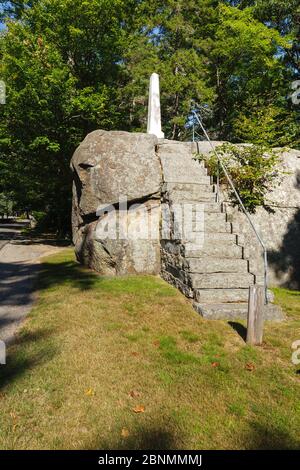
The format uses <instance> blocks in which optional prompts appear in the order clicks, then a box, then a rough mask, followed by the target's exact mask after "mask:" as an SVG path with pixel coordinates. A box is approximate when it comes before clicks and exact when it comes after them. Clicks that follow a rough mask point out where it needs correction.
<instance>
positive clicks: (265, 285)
mask: <svg viewBox="0 0 300 470" xmlns="http://www.w3.org/2000/svg"><path fill="white" fill-rule="evenodd" d="M192 113H193V114H194V116H195V118H196V120H197V121H198V123H199V125H200V127H201V129H202V131H203V133H204V135H205V137H206V139H207V141H208V142H209V144H210V146H211V148H212V150H213V152H214V154H215V155H216V157H217V160H218V165H219V167H221V168H222V170H223V173H224V175H225V176H226V179H227V181H228V183H229V185H230V187H231V189H232V191H233V193H234V195H235V197H236V198H237V200H238V202H239V205H240V206H241V208H242V211H243V212H244V214H245V216H246V218H247V220H248V222H249V223H250V225H251V227H252V229H253V231H254V233H255V235H256V238H257V239H258V241H259V243H260V245H261V246H262V249H263V257H264V288H265V303H266V304H268V302H269V300H268V252H267V248H266V245H265V244H264V242H263V240H262V238H261V236H260V235H259V233H258V231H257V229H256V227H255V225H254V223H253V221H252V219H251V217H250V215H249V213H248V212H247V209H246V208H245V206H244V204H243V201H242V200H241V198H240V195H239V193H238V192H237V190H236V188H235V186H234V184H233V181H232V179H231V178H230V175H229V173H228V170H227V168H226V166H225V164H224V163H223V162H222V159H221V157H220V155H219V154H218V152H217V151H216V149H215V147H214V146H213V144H212V142H211V140H210V138H209V135H208V134H207V132H206V129H205V127H204V126H203V124H202V121H201V119H199V116H198V114H197V113H196V111H194V110H192ZM194 136H195V131H193V142H194ZM217 179H218V181H217V202H219V191H220V189H219V187H220V183H219V171H218V178H217Z"/></svg>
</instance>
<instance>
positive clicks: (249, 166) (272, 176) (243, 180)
mask: <svg viewBox="0 0 300 470" xmlns="http://www.w3.org/2000/svg"><path fill="white" fill-rule="evenodd" d="M217 153H218V156H219V158H220V161H222V163H223V165H224V166H225V168H226V169H227V172H228V173H229V175H230V177H231V179H232V180H233V182H234V186H235V188H236V190H237V192H238V193H239V195H240V197H241V199H242V201H243V203H244V205H245V207H246V209H248V211H249V212H252V213H253V212H255V211H256V208H257V207H259V206H263V207H264V208H265V209H266V210H268V211H270V210H271V208H270V201H268V200H267V194H268V192H269V191H270V190H272V188H273V187H274V185H275V184H278V183H279V182H280V174H281V173H280V169H279V165H278V163H279V158H280V157H279V155H278V154H277V153H276V152H274V151H273V150H271V149H270V148H268V147H264V146H261V145H232V144H228V143H226V144H223V145H221V146H220V147H218V149H217ZM197 158H199V159H200V160H204V161H205V163H206V165H207V167H208V170H209V173H210V174H211V175H213V176H215V177H216V176H217V175H218V172H219V175H220V182H221V183H222V184H224V185H227V184H228V181H227V178H226V176H225V174H224V172H223V170H222V168H221V167H220V166H219V164H218V158H217V155H216V154H215V153H214V152H211V153H210V154H209V155H208V156H207V155H199V156H198V157H197ZM228 189H229V196H230V199H231V201H232V203H233V204H234V205H238V201H237V199H236V196H235V194H234V192H233V191H232V189H231V188H230V187H228Z"/></svg>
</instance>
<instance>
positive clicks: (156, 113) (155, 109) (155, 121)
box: [147, 73, 165, 139]
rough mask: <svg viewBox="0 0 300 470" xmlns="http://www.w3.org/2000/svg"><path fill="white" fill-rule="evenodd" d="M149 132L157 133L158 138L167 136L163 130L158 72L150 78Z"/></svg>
mask: <svg viewBox="0 0 300 470" xmlns="http://www.w3.org/2000/svg"><path fill="white" fill-rule="evenodd" d="M147 133H148V134H154V135H156V137H158V139H164V138H165V134H164V133H163V132H162V130H161V112H160V93H159V75H158V74H157V73H153V74H152V75H151V78H150V88H149V105H148V127H147Z"/></svg>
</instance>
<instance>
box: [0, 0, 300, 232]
mask: <svg viewBox="0 0 300 470" xmlns="http://www.w3.org/2000/svg"><path fill="white" fill-rule="evenodd" d="M0 5H1V16H2V18H3V21H4V22H5V28H4V29H2V30H1V32H0V56H1V63H0V79H1V80H4V81H5V83H6V88H7V99H6V104H5V105H0V115H1V123H0V169H1V174H0V193H4V194H5V193H8V194H10V195H13V200H14V201H16V204H17V206H18V208H19V209H20V208H24V209H25V208H30V209H31V210H38V211H40V210H43V211H45V212H46V213H47V215H48V217H49V220H50V221H51V222H52V225H53V226H54V227H56V228H58V229H59V230H61V231H66V230H67V228H68V226H69V212H70V197H71V180H70V178H71V176H70V172H69V161H70V158H71V156H72V153H73V151H74V150H75V148H76V146H77V145H78V144H79V143H80V141H81V140H82V139H83V138H84V137H85V135H86V134H87V133H88V132H90V131H92V130H95V129H97V128H102V129H107V130H110V129H123V130H129V131H145V129H146V120H147V110H146V106H147V93H148V82H149V76H150V74H151V73H152V72H153V71H156V72H157V73H159V74H160V76H161V88H162V94H161V99H162V117H163V126H164V131H165V133H166V137H167V138H170V139H180V140H185V139H188V138H190V135H191V134H190V127H189V124H190V109H191V103H192V102H193V103H194V106H197V107H198V108H199V109H200V111H201V114H202V116H203V119H204V121H205V124H206V126H207V127H208V128H209V130H210V132H211V135H212V136H213V137H214V138H216V139H225V140H229V141H231V142H252V143H255V144H263V145H270V146H286V145H290V146H294V147H297V146H299V143H300V136H299V106H298V107H297V106H296V105H295V104H293V103H292V100H291V99H290V95H291V84H292V82H293V81H294V80H297V79H299V75H300V65H299V14H300V13H299V5H298V1H297V0H292V1H290V2H284V1H282V0H272V1H271V0H264V1H261V0H259V1H255V2H254V1H251V0H249V1H247V0H241V1H237V0H236V1H225V0H223V1H221V0H160V1H158V0H115V1H114V2H111V1H110V0H89V1H82V0H31V1H29V0H19V1H16V2H4V1H0Z"/></svg>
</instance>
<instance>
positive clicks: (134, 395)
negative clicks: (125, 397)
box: [129, 390, 141, 398]
mask: <svg viewBox="0 0 300 470" xmlns="http://www.w3.org/2000/svg"><path fill="white" fill-rule="evenodd" d="M129 395H130V396H131V398H138V397H140V396H141V394H140V392H137V391H136V390H131V392H130V393H129Z"/></svg>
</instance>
